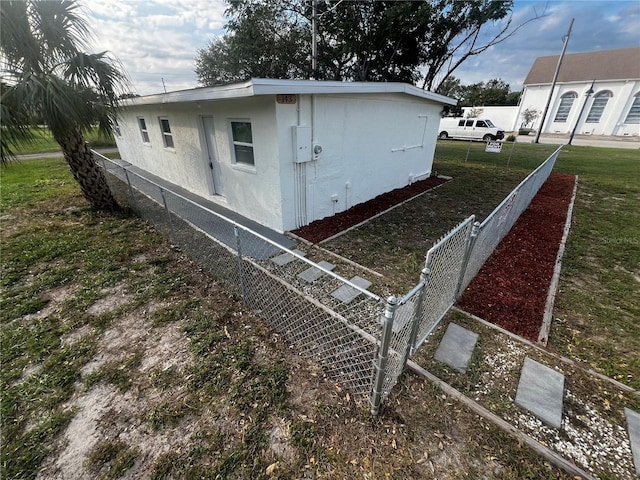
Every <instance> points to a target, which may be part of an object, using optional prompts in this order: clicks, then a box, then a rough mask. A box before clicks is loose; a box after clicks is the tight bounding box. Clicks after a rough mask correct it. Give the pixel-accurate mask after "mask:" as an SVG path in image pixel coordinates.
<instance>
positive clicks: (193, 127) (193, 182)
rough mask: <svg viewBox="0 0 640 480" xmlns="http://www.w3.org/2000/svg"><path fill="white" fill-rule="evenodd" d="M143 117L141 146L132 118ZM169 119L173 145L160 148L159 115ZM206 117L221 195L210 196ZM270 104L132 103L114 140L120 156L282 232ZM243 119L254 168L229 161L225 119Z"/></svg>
mask: <svg viewBox="0 0 640 480" xmlns="http://www.w3.org/2000/svg"><path fill="white" fill-rule="evenodd" d="M141 116H142V117H144V118H145V120H146V123H147V128H148V130H149V136H150V145H148V144H143V143H142V139H141V134H140V130H139V128H138V123H137V118H138V117H141ZM160 116H162V117H166V118H168V119H169V122H170V125H171V132H172V134H173V141H174V144H175V148H174V149H166V148H164V147H163V142H162V136H161V132H160V126H159V117H160ZM203 116H212V117H213V122H214V130H215V144H216V145H215V153H216V156H217V158H218V160H219V162H220V164H221V170H222V176H223V182H224V189H225V190H224V193H225V195H224V197H221V196H219V195H213V193H214V190H213V180H212V174H211V170H210V168H209V166H208V163H209V160H208V156H207V153H206V144H205V142H204V137H203V127H202V117H203ZM274 118H275V106H274V101H273V99H272V98H267V97H251V98H241V99H234V100H218V101H215V102H212V101H201V102H197V103H195V102H191V103H185V104H170V105H151V106H132V107H128V108H127V109H126V110H125V113H124V114H123V116H122V119H121V120H120V122H119V124H120V129H121V133H122V137H121V138H116V142H117V144H118V149H119V151H120V154H121V157H122V159H123V160H126V161H128V162H130V163H132V164H134V165H136V166H138V167H140V168H143V169H144V170H147V171H149V172H151V173H153V174H154V175H157V176H159V177H162V178H164V179H165V180H167V181H170V182H172V183H175V184H177V185H180V186H182V187H184V188H186V189H188V190H190V191H192V192H194V193H196V194H198V195H200V196H203V197H205V198H208V199H210V200H213V201H216V202H218V203H220V204H221V205H224V206H225V207H227V208H230V209H232V210H234V211H236V212H238V213H240V214H241V215H244V216H246V217H248V218H251V219H253V220H255V221H257V222H258V223H261V224H263V225H266V226H268V227H270V228H273V229H275V230H279V231H282V229H283V222H282V208H281V205H282V203H281V197H280V193H279V192H280V172H279V166H278V162H277V158H278V142H277V127H276V122H275V121H274ZM232 119H237V120H239V119H242V120H249V121H250V122H251V126H252V134H253V145H254V158H255V167H249V166H243V165H235V164H233V162H232V147H231V133H230V120H232Z"/></svg>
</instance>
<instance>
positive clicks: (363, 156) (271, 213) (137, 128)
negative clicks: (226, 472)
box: [116, 79, 455, 232]
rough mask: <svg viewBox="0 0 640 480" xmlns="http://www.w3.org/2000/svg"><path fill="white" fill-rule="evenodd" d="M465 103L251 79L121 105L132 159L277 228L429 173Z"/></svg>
mask: <svg viewBox="0 0 640 480" xmlns="http://www.w3.org/2000/svg"><path fill="white" fill-rule="evenodd" d="M453 104H455V101H454V100H452V99H449V98H447V97H443V96H441V95H437V94H434V93H431V92H427V91H424V90H421V89H419V88H416V87H413V86H411V85H407V84H402V83H344V82H320V81H311V80H265V79H253V80H250V81H248V82H245V83H240V84H235V85H228V86H222V87H207V88H197V89H192V90H184V91H178V92H170V93H165V94H158V95H150V96H145V97H137V98H133V99H129V100H126V101H124V102H123V111H122V114H121V116H120V118H119V121H118V126H119V135H116V142H117V144H118V149H119V151H120V154H121V157H122V159H123V160H125V161H127V162H129V163H131V164H133V165H135V166H137V167H139V168H141V169H143V170H146V171H148V172H150V173H152V174H154V175H156V176H158V177H161V178H163V179H164V180H166V181H169V182H171V183H174V184H177V185H179V186H181V187H183V188H185V189H187V190H189V191H191V192H193V193H195V194H197V195H199V196H202V197H205V198H207V199H209V200H212V201H214V202H217V203H220V204H221V205H224V206H225V207H227V208H229V209H231V210H233V211H235V212H237V213H239V214H241V215H243V216H245V217H247V218H250V219H252V220H254V221H256V222H258V223H260V224H262V225H265V226H267V227H269V228H272V229H274V230H276V231H278V232H284V231H288V230H293V229H295V228H297V227H300V226H303V225H307V224H308V223H311V222H312V221H314V220H317V219H321V218H324V217H327V216H330V215H333V214H335V213H337V212H341V211H344V210H346V209H348V208H350V207H352V206H353V205H356V204H358V203H362V202H365V201H367V200H369V199H372V198H374V197H376V196H377V195H380V194H382V193H385V192H388V191H391V190H394V189H396V188H400V187H404V186H406V185H408V184H410V183H412V182H414V181H417V180H420V179H423V178H426V177H427V176H429V175H430V174H431V167H432V163H433V153H434V150H435V145H436V138H437V134H438V124H439V121H440V113H441V111H442V109H443V107H444V105H453Z"/></svg>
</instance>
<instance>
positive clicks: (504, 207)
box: [457, 147, 562, 296]
mask: <svg viewBox="0 0 640 480" xmlns="http://www.w3.org/2000/svg"><path fill="white" fill-rule="evenodd" d="M561 148H562V147H559V148H557V149H556V150H555V151H554V152H553V153H552V154H551V156H549V158H547V160H546V161H545V162H544V163H542V164H541V165H540V166H539V167H538V168H536V169H535V170H534V171H533V172H531V173H530V174H529V175H528V176H527V177H526V178H525V179H524V180H522V182H520V184H519V185H518V186H517V187H516V188H515V189H514V190H513V191H512V192H511V193H510V194H509V195H507V197H506V198H505V199H504V200H503V201H502V202H501V203H500V205H498V206H497V207H496V208H495V210H494V211H493V212H492V213H491V214H490V215H489V216H487V218H485V219H484V221H483V222H482V223H481V224H480V225H478V229H477V235H476V236H474V238H473V240H472V242H471V245H470V248H471V251H470V253H469V260H468V262H467V265H466V266H465V273H464V277H463V281H462V283H461V284H460V288H459V289H458V292H457V296H460V295H461V294H462V292H463V291H464V289H465V288H467V286H468V285H469V284H470V283H471V281H472V280H473V279H474V277H475V276H476V275H477V274H478V272H479V271H480V269H481V268H482V266H483V265H484V264H485V262H486V261H487V260H488V259H489V257H490V256H491V254H492V253H493V251H494V250H495V249H496V247H497V246H498V244H499V243H500V242H501V241H502V239H503V238H504V237H505V236H506V235H507V233H509V230H511V228H512V227H513V226H514V225H515V223H516V222H517V221H518V218H520V215H522V212H524V211H525V210H526V209H527V207H529V204H530V203H531V201H532V200H533V197H535V196H536V194H537V193H538V191H539V190H540V187H541V186H542V184H543V183H544V182H546V181H547V178H549V175H550V174H551V171H552V170H553V167H554V166H555V162H556V159H557V158H558V155H559V153H560V150H561Z"/></svg>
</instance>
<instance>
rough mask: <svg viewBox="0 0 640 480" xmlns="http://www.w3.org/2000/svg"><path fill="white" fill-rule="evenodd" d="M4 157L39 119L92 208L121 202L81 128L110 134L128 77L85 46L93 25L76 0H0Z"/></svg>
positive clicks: (112, 206) (11, 154) (29, 134)
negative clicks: (111, 187)
mask: <svg viewBox="0 0 640 480" xmlns="http://www.w3.org/2000/svg"><path fill="white" fill-rule="evenodd" d="M0 38H1V42H0V47H1V48H0V53H1V57H0V59H1V61H2V81H1V82H0V87H1V89H2V91H1V94H0V107H1V115H2V117H1V120H2V140H1V142H0V143H1V151H0V152H1V156H0V159H1V160H2V163H5V162H6V161H7V160H8V159H11V158H13V157H14V152H13V151H12V148H13V146H16V145H22V144H25V143H29V142H30V141H31V140H33V136H34V135H33V133H32V130H30V129H29V128H28V127H29V126H30V125H35V124H36V123H37V121H38V122H44V123H45V124H46V125H47V126H48V128H49V130H50V131H51V134H52V136H53V138H54V139H55V141H56V142H57V143H58V144H59V145H60V147H61V149H62V153H63V154H64V158H65V160H66V161H67V163H68V164H69V168H70V169H71V172H72V174H73V177H74V178H75V180H76V181H77V182H78V184H79V185H80V188H81V190H82V193H83V195H84V197H85V198H86V199H87V200H88V201H89V203H91V205H92V206H93V207H94V208H97V209H101V210H117V209H118V208H119V207H118V204H117V202H116V200H115V199H114V197H113V195H112V194H111V191H110V189H109V186H108V184H107V182H106V179H105V176H104V174H103V172H102V170H101V169H100V168H99V167H98V166H97V164H96V162H95V161H94V158H93V155H92V153H91V151H90V149H89V147H88V145H87V143H86V141H85V138H84V133H85V132H87V131H90V130H92V129H95V128H97V129H98V130H99V131H100V132H101V133H103V134H105V135H110V132H111V125H112V124H113V122H114V121H115V118H116V114H117V100H118V91H117V90H119V89H120V88H121V86H123V85H125V83H126V79H125V77H124V75H123V74H122V73H121V72H120V70H119V69H118V68H117V64H116V62H115V61H113V60H112V59H111V58H110V57H109V56H108V54H107V53H106V52H103V53H98V54H88V53H84V50H86V47H87V46H88V41H89V39H90V32H89V29H88V26H87V24H86V23H85V20H84V18H83V17H82V15H81V13H80V6H79V5H78V3H77V2H76V0H55V1H51V0H46V1H45V0H18V1H16V0H12V1H5V0H2V2H1V5H0Z"/></svg>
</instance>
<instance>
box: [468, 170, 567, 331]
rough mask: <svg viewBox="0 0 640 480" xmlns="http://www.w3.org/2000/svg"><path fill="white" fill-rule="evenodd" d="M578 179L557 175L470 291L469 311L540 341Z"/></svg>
mask: <svg viewBox="0 0 640 480" xmlns="http://www.w3.org/2000/svg"><path fill="white" fill-rule="evenodd" d="M574 183H575V177H574V176H573V175H563V174H558V173H552V174H551V176H550V177H549V179H548V180H547V181H546V182H545V184H544V185H543V186H542V188H541V189H540V191H539V192H538V195H536V197H535V198H534V199H533V201H532V202H531V205H530V206H529V208H528V209H527V210H526V211H525V212H524V213H523V214H522V215H521V216H520V219H519V220H518V222H517V223H516V224H515V225H514V227H513V228H512V229H511V231H510V232H509V233H508V234H507V236H506V237H505V238H504V239H503V240H502V242H501V243H500V245H498V248H497V249H496V251H495V252H494V253H493V255H492V256H491V257H490V258H489V260H488V261H487V263H486V264H485V265H484V266H483V267H482V269H481V270H480V273H479V274H478V275H477V276H476V278H475V279H474V280H473V282H471V284H470V285H469V287H468V288H467V289H466V290H465V292H464V294H463V296H462V298H461V299H460V301H459V302H458V305H459V306H460V307H461V308H463V309H464V310H466V311H468V312H470V313H473V314H474V315H477V316H478V317H481V318H484V319H485V320H488V321H490V322H492V323H495V324H496V325H499V326H501V327H503V328H505V329H507V330H509V331H511V332H513V333H516V334H518V335H520V336H522V337H525V338H528V339H529V340H532V341H537V340H538V334H539V332H540V327H541V326H542V318H543V315H544V308H545V304H546V301H547V293H548V290H549V285H550V283H551V277H552V275H553V270H554V267H555V263H556V256H557V254H558V249H559V247H560V241H561V239H562V234H563V230H564V225H565V221H566V218H567V210H568V208H569V203H570V201H571V194H572V192H573V186H574Z"/></svg>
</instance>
